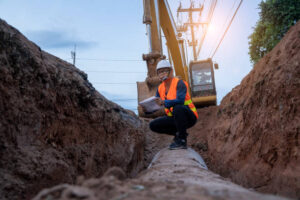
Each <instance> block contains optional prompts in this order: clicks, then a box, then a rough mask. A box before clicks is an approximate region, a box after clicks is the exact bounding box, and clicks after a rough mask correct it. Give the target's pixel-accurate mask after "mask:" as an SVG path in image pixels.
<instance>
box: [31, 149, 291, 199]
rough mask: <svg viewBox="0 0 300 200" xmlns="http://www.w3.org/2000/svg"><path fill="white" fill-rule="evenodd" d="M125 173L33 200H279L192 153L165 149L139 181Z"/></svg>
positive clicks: (58, 188) (49, 192)
mask: <svg viewBox="0 0 300 200" xmlns="http://www.w3.org/2000/svg"><path fill="white" fill-rule="evenodd" d="M123 174H124V173H123V172H122V170H120V169H118V168H111V169H109V171H108V172H107V173H105V175H104V176H103V177H102V178H101V179H90V180H86V181H80V180H79V181H78V184H77V185H66V184H62V185H59V186H56V187H53V188H50V189H45V190H43V191H41V192H40V193H39V194H38V195H37V196H36V197H35V198H34V199H33V200H44V199H52V200H71V199H72V200H77V199H78V200H79V199H85V200H102V199H103V200H107V199H120V200H121V199H122V200H135V199H136V200H141V199H142V200H146V199H149V200H150V199H174V200H183V199H184V200H198V199H201V200H211V199H220V200H221V199H231V200H248V199H255V200H280V199H286V198H282V197H276V196H273V195H265V194H259V193H257V192H254V191H250V190H248V189H245V188H242V187H241V186H238V185H236V184H234V183H231V182H230V181H228V180H225V179H223V178H222V177H220V176H219V175H217V174H214V173H212V172H211V171H209V170H207V169H205V163H204V162H202V160H201V157H200V156H199V154H197V153H196V152H195V151H193V150H192V149H187V150H168V149H163V150H162V151H160V152H159V153H158V154H157V155H156V156H155V158H154V160H153V161H152V163H151V166H149V168H148V169H147V170H145V171H143V172H142V173H141V174H140V175H139V176H138V177H137V178H134V179H131V180H128V179H127V180H124V175H123Z"/></svg>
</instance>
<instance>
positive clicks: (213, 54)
mask: <svg viewBox="0 0 300 200" xmlns="http://www.w3.org/2000/svg"><path fill="white" fill-rule="evenodd" d="M242 3H243V0H241V1H240V4H239V5H238V7H237V9H236V10H235V13H234V15H233V16H232V18H231V20H230V23H229V24H228V26H227V28H226V30H225V32H224V34H223V36H222V38H221V40H220V42H219V44H218V46H217V48H216V49H215V51H214V53H213V55H212V56H211V57H210V58H213V57H214V55H215V54H216V52H217V50H218V48H219V46H220V44H221V43H222V41H223V39H224V37H225V35H226V33H227V31H228V29H229V27H230V26H231V24H232V21H233V19H234V17H235V15H236V13H237V11H238V10H239V8H240V7H241V5H242Z"/></svg>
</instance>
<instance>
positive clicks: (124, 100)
mask: <svg viewBox="0 0 300 200" xmlns="http://www.w3.org/2000/svg"><path fill="white" fill-rule="evenodd" d="M110 100H111V101H136V100H137V98H136V99H110Z"/></svg>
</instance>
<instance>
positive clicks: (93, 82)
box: [92, 82, 136, 85]
mask: <svg viewBox="0 0 300 200" xmlns="http://www.w3.org/2000/svg"><path fill="white" fill-rule="evenodd" d="M92 83H93V84H103V85H123V84H124V85H133V84H134V85H136V83H105V82H92Z"/></svg>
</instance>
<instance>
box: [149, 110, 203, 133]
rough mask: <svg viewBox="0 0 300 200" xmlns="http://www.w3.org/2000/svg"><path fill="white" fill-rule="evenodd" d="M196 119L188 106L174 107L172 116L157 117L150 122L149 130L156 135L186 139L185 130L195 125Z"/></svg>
mask: <svg viewBox="0 0 300 200" xmlns="http://www.w3.org/2000/svg"><path fill="white" fill-rule="evenodd" d="M196 121H197V118H196V116H195V114H194V113H193V111H191V109H190V108H189V107H188V106H184V105H176V106H174V109H173V116H172V117H168V116H164V117H159V118H156V119H154V120H152V121H151V122H150V125H149V126H150V129H151V130H152V131H154V132H157V133H165V134H168V135H174V136H176V135H177V136H178V137H179V138H182V139H186V134H187V132H186V129H188V128H190V127H192V126H194V125H195V123H196ZM176 133H177V134H176Z"/></svg>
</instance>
